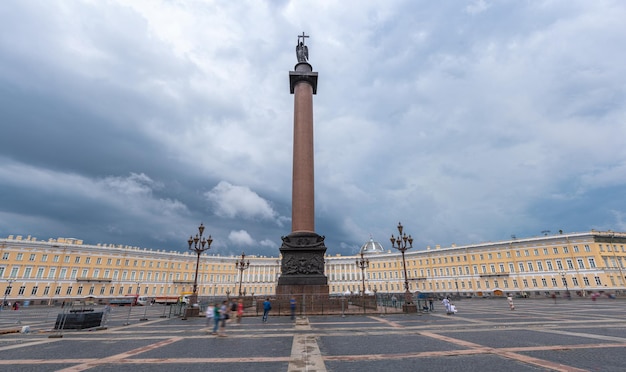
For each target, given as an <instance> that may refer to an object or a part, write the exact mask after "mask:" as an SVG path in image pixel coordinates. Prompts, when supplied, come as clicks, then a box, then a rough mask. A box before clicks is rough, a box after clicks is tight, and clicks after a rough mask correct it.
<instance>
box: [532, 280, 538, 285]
mask: <svg viewBox="0 0 626 372" xmlns="http://www.w3.org/2000/svg"><path fill="white" fill-rule="evenodd" d="M532 282H533V287H538V285H537V279H532Z"/></svg>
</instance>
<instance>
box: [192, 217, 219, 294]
mask: <svg viewBox="0 0 626 372" xmlns="http://www.w3.org/2000/svg"><path fill="white" fill-rule="evenodd" d="M202 233H204V225H203V224H202V223H200V226H198V234H196V237H195V238H194V237H193V236H190V237H189V240H187V243H189V250H191V251H193V252H195V253H196V254H197V255H198V258H197V259H196V275H195V276H194V278H193V294H192V295H191V297H190V298H189V304H190V305H192V306H193V305H194V304H197V303H198V268H199V266H200V255H201V254H202V252H204V251H206V250H209V249H211V243H213V239H211V235H209V237H208V238H206V239H205V238H203V237H202Z"/></svg>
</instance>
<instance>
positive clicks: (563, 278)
mask: <svg viewBox="0 0 626 372" xmlns="http://www.w3.org/2000/svg"><path fill="white" fill-rule="evenodd" d="M559 274H561V280H562V281H563V284H564V285H565V296H566V297H567V299H568V300H571V299H572V297H571V295H570V294H569V288H568V287H567V279H566V278H565V271H559Z"/></svg>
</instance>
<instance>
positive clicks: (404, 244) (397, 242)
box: [390, 222, 417, 313]
mask: <svg viewBox="0 0 626 372" xmlns="http://www.w3.org/2000/svg"><path fill="white" fill-rule="evenodd" d="M402 230H403V226H402V224H401V223H399V222H398V237H397V238H396V237H395V236H393V234H392V235H391V239H390V240H391V246H392V247H393V248H395V249H397V250H399V251H400V252H401V253H402V268H403V269H404V305H403V306H402V309H403V310H404V312H405V313H408V312H417V306H416V305H415V304H414V303H413V296H412V295H411V291H410V289H409V278H408V276H407V271H406V259H405V258H404V252H406V251H407V250H408V249H411V248H413V238H412V237H411V235H409V236H407V235H406V233H404V234H403V233H402Z"/></svg>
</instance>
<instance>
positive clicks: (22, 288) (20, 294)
mask: <svg viewBox="0 0 626 372" xmlns="http://www.w3.org/2000/svg"><path fill="white" fill-rule="evenodd" d="M25 290H26V287H25V286H21V287H20V290H19V292H18V293H17V295H18V296H23V295H24V291H25Z"/></svg>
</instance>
